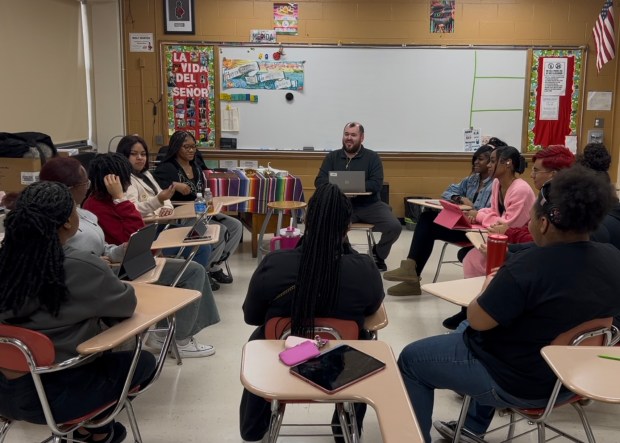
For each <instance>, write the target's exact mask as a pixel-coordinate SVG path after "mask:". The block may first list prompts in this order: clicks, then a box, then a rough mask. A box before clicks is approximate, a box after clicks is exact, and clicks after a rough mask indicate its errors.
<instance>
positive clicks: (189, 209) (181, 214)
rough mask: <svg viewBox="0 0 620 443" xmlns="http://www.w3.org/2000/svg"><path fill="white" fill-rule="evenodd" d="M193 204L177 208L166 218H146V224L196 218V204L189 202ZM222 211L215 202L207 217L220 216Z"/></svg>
mask: <svg viewBox="0 0 620 443" xmlns="http://www.w3.org/2000/svg"><path fill="white" fill-rule="evenodd" d="M187 203H192V204H186V205H180V206H176V207H175V208H174V209H173V211H172V214H170V215H164V216H161V217H160V216H153V217H144V223H168V222H171V221H174V220H188V219H192V218H196V212H195V211H194V205H193V203H194V202H187ZM221 209H222V204H221V203H216V202H215V201H214V202H213V206H212V207H211V208H210V210H209V212H207V215H214V214H219V212H220V211H221Z"/></svg>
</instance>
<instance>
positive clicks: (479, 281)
mask: <svg viewBox="0 0 620 443" xmlns="http://www.w3.org/2000/svg"><path fill="white" fill-rule="evenodd" d="M485 279H486V277H485V276H482V277H473V278H463V279H460V280H452V281H442V282H439V283H427V284H425V285H422V289H423V290H424V291H426V292H428V293H429V294H432V295H434V296H436V297H439V298H442V299H444V300H446V301H449V302H450V303H454V304H455V305H459V306H465V307H467V306H469V304H470V303H471V302H472V300H473V299H475V298H476V297H477V296H478V294H480V291H481V290H482V285H483V284H484V280H485Z"/></svg>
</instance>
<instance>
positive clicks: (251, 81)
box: [222, 59, 305, 91]
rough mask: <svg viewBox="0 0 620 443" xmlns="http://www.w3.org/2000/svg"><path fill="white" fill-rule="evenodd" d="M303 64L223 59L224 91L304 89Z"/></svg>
mask: <svg viewBox="0 0 620 443" xmlns="http://www.w3.org/2000/svg"><path fill="white" fill-rule="evenodd" d="M304 64H305V62H289V61H277V62H276V61H263V60H239V59H224V60H223V61H222V90H224V89H232V88H239V89H289V90H292V91H302V90H303V89H304Z"/></svg>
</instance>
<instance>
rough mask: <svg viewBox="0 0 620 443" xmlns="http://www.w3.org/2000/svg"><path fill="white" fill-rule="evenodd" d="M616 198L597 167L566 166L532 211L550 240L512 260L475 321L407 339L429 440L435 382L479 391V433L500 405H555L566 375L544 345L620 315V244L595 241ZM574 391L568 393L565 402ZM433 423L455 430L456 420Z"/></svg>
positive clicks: (414, 394)
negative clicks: (559, 377) (558, 372)
mask: <svg viewBox="0 0 620 443" xmlns="http://www.w3.org/2000/svg"><path fill="white" fill-rule="evenodd" d="M613 198H614V195H613V192H612V189H611V187H610V186H609V185H608V183H606V182H605V180H604V179H603V178H602V177H600V176H597V175H596V174H595V173H594V172H593V171H589V170H587V169H585V168H582V167H573V168H569V169H564V170H562V171H560V172H558V173H557V174H556V176H555V178H554V179H553V181H551V182H548V183H546V184H545V185H544V186H543V187H542V189H541V191H540V194H539V196H538V198H537V200H536V201H535V203H534V204H533V206H532V208H531V212H530V215H531V220H530V222H529V229H530V232H531V233H532V236H533V237H534V241H535V242H536V244H537V245H538V246H540V247H538V248H530V249H528V250H526V251H523V252H521V253H518V254H514V255H512V256H511V257H509V258H508V260H506V262H505V263H504V265H503V266H502V267H501V268H500V269H499V271H497V275H495V277H494V278H492V279H491V280H490V283H488V286H486V287H485V289H483V291H482V293H481V294H480V295H479V296H478V297H477V298H476V299H475V300H474V301H473V302H472V303H471V304H470V305H469V309H468V312H467V319H468V321H469V326H468V325H467V323H466V322H464V323H463V324H462V325H461V327H460V328H459V329H457V332H454V333H451V334H443V335H439V336H436V337H429V338H426V339H423V340H420V341H417V342H414V343H412V344H410V345H408V346H407V347H405V349H404V350H403V351H402V353H401V355H400V357H399V360H398V365H399V367H400V370H401V373H402V375H403V379H404V382H405V387H406V388H407V392H408V394H409V398H410V400H411V404H412V405H413V409H414V411H415V414H416V417H417V419H418V423H419V424H420V427H421V429H422V433H423V435H424V438H425V440H426V441H427V442H429V443H430V441H431V437H430V431H431V420H432V414H433V399H434V390H435V389H451V390H453V391H455V392H458V393H460V394H464V395H470V396H471V397H472V402H471V404H470V407H469V410H468V414H467V419H466V421H465V427H466V428H467V430H468V432H467V433H466V434H467V435H466V436H467V437H468V438H469V441H480V442H482V441H483V440H482V439H481V438H479V437H478V434H481V433H484V432H485V431H486V429H487V428H488V426H489V424H490V423H491V420H492V418H493V414H494V411H495V408H502V407H508V406H515V407H522V408H530V407H531V408H539V407H544V406H545V405H546V404H547V400H548V397H549V395H550V393H551V391H552V389H553V386H554V384H555V380H556V377H555V376H554V374H553V372H552V371H551V369H550V368H549V366H548V365H547V364H546V363H545V361H544V360H543V358H542V356H541V355H540V349H541V348H542V347H544V346H546V345H548V344H550V343H551V341H553V340H554V339H555V338H556V337H557V336H558V335H560V334H561V333H563V332H565V331H568V330H569V329H572V328H574V327H575V326H578V325H580V324H581V323H583V322H585V321H588V320H592V319H596V318H605V317H611V316H614V315H617V314H619V313H620V298H619V297H618V293H619V292H620V273H618V269H619V268H620V251H618V250H617V249H616V248H614V247H613V246H611V245H608V244H602V243H596V242H592V241H589V234H590V232H592V231H594V230H595V229H596V228H597V227H598V225H599V224H600V222H601V220H602V219H603V217H604V216H605V214H606V213H607V211H608V210H609V207H610V205H611V204H612V199H613ZM572 395H573V394H572V393H570V392H566V391H565V392H563V393H561V394H560V396H559V398H558V400H559V401H560V402H561V401H562V399H566V398H569V397H571V396H572ZM433 425H434V426H435V428H437V430H438V431H439V432H440V434H441V435H442V436H444V437H446V438H448V439H451V438H452V436H453V434H454V429H455V422H449V423H446V422H435V423H434V424H433Z"/></svg>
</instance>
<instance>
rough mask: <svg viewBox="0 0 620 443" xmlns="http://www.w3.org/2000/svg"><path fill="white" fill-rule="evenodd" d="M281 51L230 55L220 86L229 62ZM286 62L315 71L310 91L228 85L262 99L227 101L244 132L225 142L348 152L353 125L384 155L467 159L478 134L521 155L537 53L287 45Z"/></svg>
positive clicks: (225, 52) (247, 49)
mask: <svg viewBox="0 0 620 443" xmlns="http://www.w3.org/2000/svg"><path fill="white" fill-rule="evenodd" d="M277 49H278V47H271V46H225V45H223V46H220V47H219V69H220V78H223V76H222V75H221V74H222V63H223V61H224V60H225V59H238V60H260V59H261V58H264V55H265V54H267V55H269V58H270V60H271V59H272V57H273V53H274V52H276V51H277ZM281 61H290V62H293V61H294V62H302V61H303V62H305V63H304V87H303V90H302V91H289V90H267V89H238V88H237V89H235V88H232V89H225V88H224V85H222V84H220V92H221V93H225V94H240V93H244V94H252V95H257V96H258V101H257V102H256V103H251V102H237V101H234V102H225V101H221V102H220V115H222V112H223V111H224V110H226V109H227V106H230V107H232V108H236V109H237V110H238V113H239V127H238V129H239V130H238V131H224V130H222V131H221V136H222V137H234V138H237V147H238V148H240V149H278V150H300V149H302V148H303V147H306V146H311V147H313V148H314V149H315V150H333V149H338V148H340V147H341V146H342V144H341V138H342V130H343V128H344V125H345V124H346V123H347V122H350V121H358V122H360V123H361V124H362V125H364V128H365V140H364V146H366V147H367V148H369V149H373V150H376V151H408V152H463V151H464V137H463V131H464V130H465V129H468V128H470V126H471V127H473V128H478V129H480V131H481V135H491V136H495V137H498V138H500V139H502V140H504V141H506V142H507V143H508V144H509V145H512V146H515V147H517V148H518V149H521V146H522V140H521V139H522V135H523V121H524V118H523V116H524V114H525V111H524V109H523V107H524V95H525V85H526V71H527V49H504V48H502V49H480V48H476V49H472V48H439V47H437V48H412V47H338V46H329V47H325V46H320V47H313V46H305V47H295V46H291V47H287V46H285V47H284V56H283V57H282V58H281ZM287 92H292V93H293V95H294V99H293V101H287V100H286V99H285V96H286V94H287Z"/></svg>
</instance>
